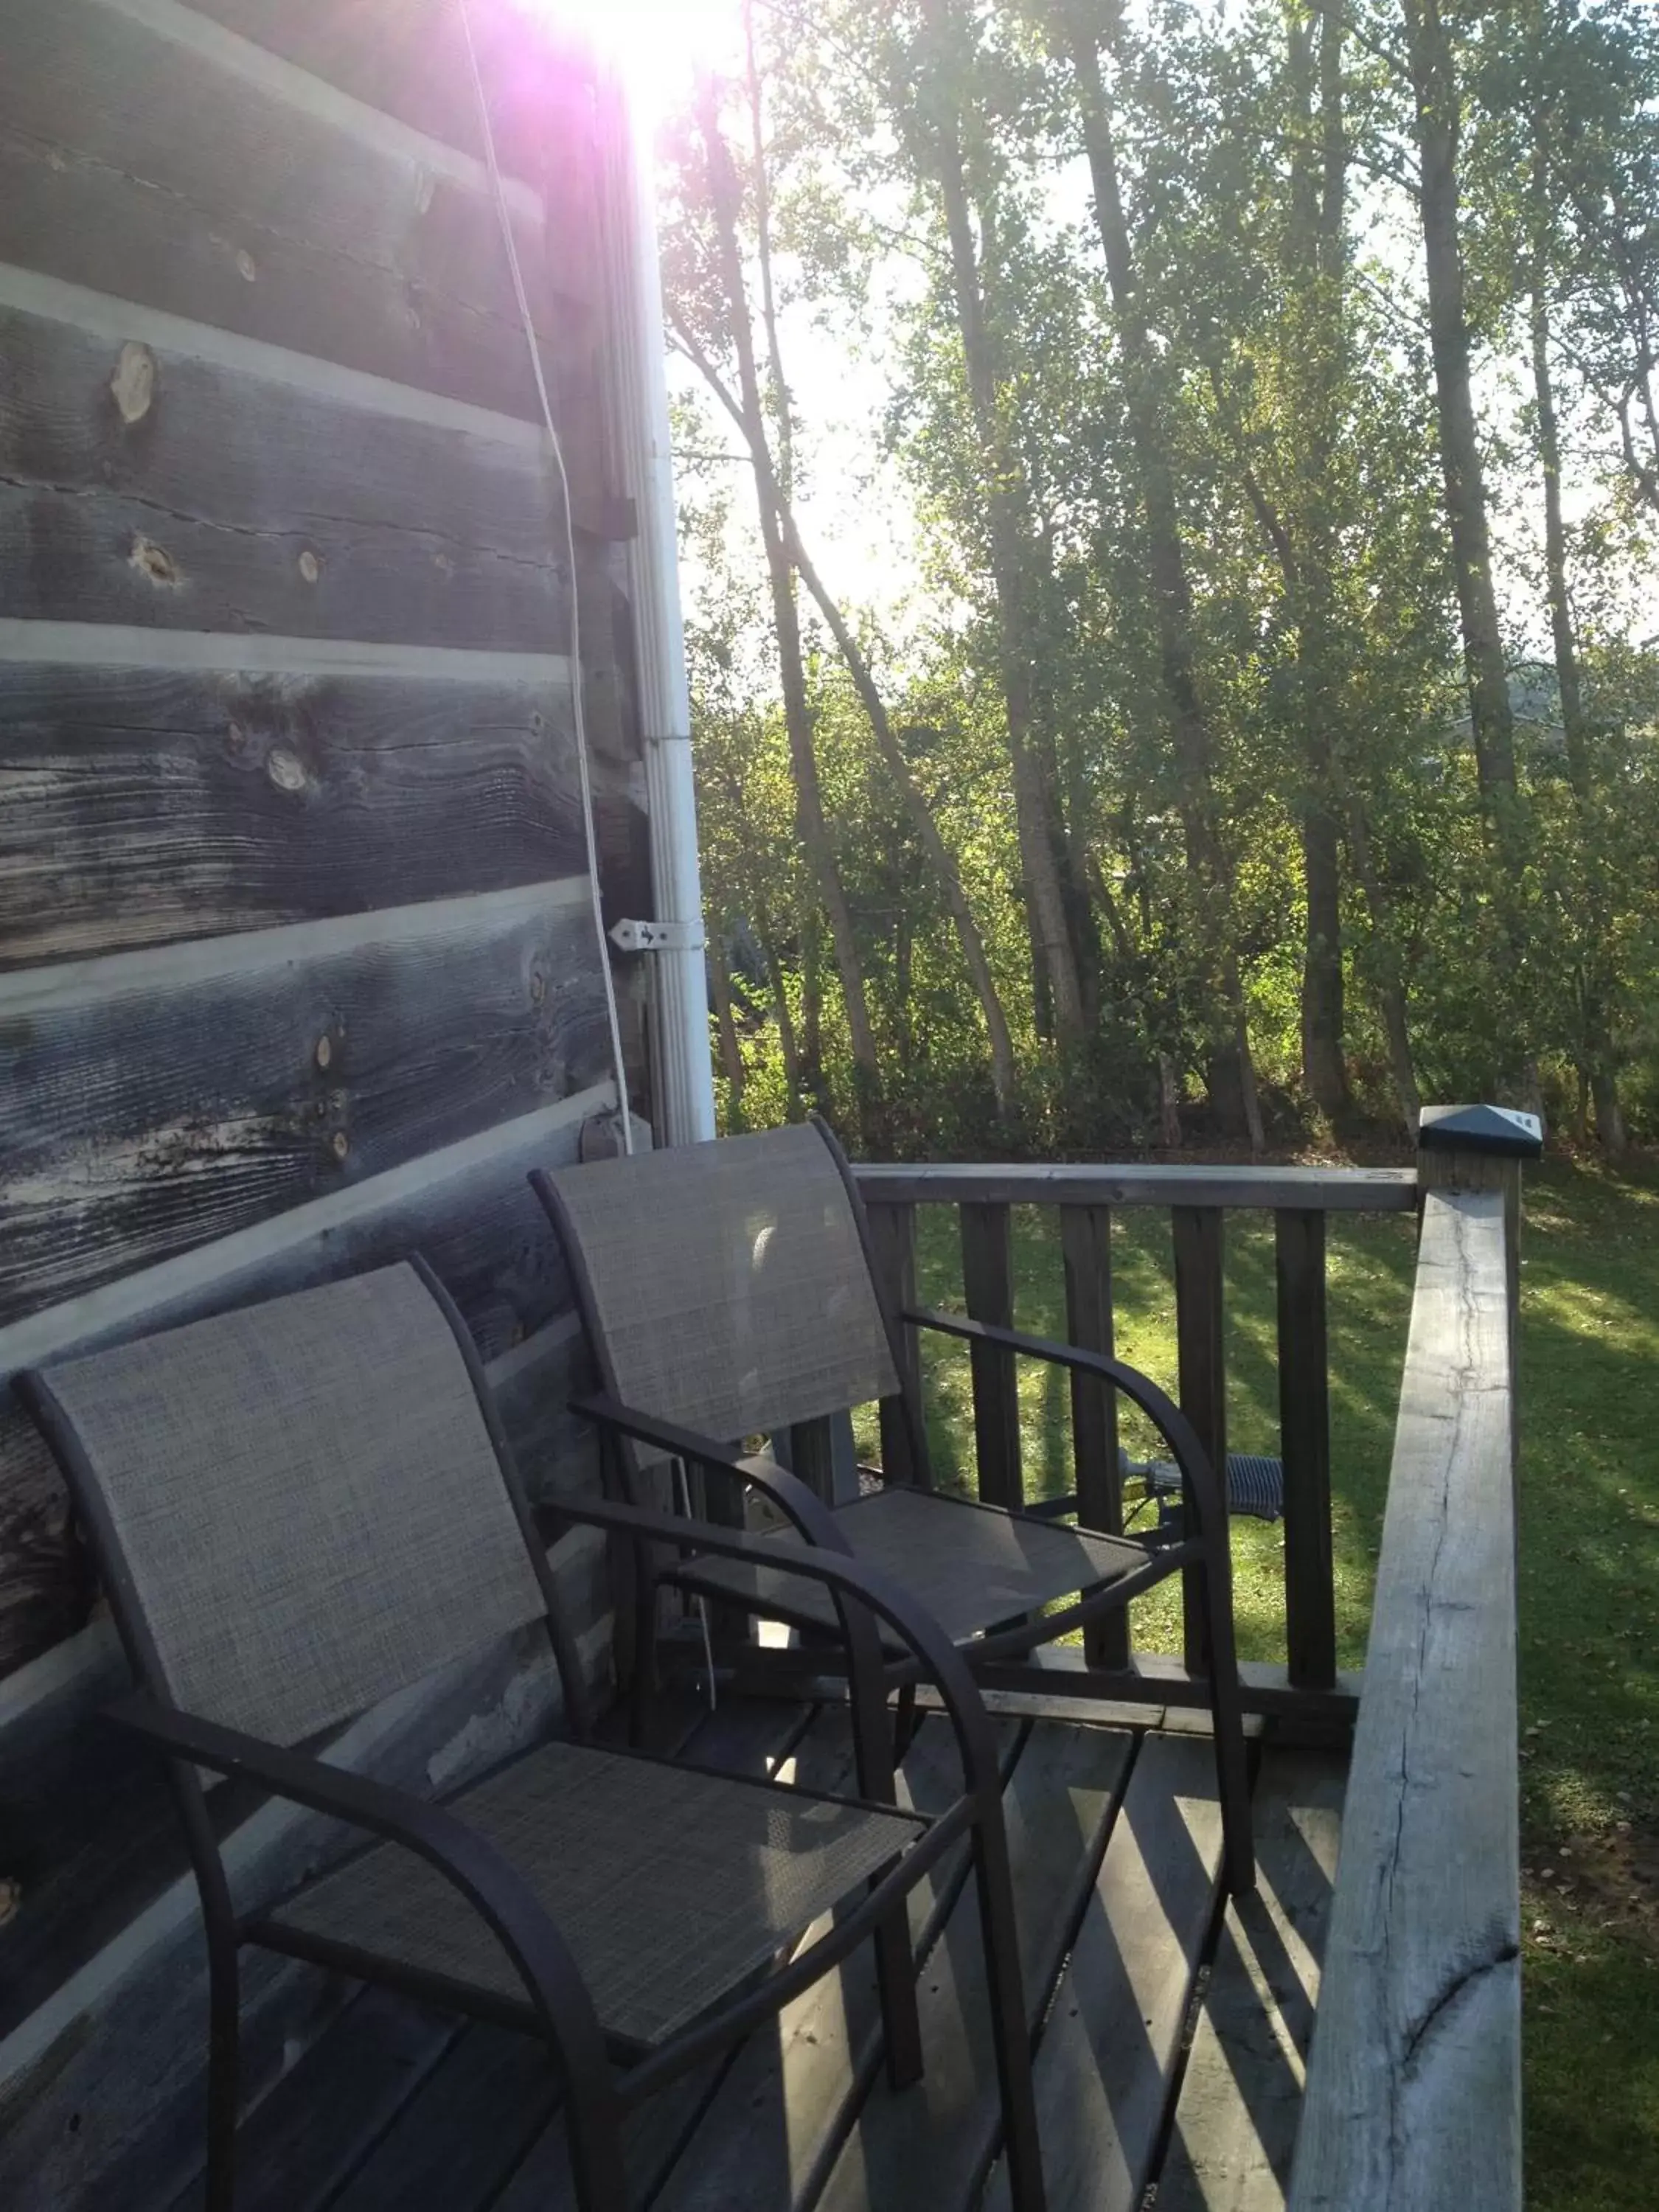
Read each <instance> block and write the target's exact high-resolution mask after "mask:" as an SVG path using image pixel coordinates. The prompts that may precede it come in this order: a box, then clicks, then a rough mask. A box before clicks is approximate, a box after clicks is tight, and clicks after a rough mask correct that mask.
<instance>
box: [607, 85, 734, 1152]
mask: <svg viewBox="0 0 1659 2212" xmlns="http://www.w3.org/2000/svg"><path fill="white" fill-rule="evenodd" d="M610 88H611V93H612V95H613V102H614V104H612V105H611V113H612V114H615V115H619V116H620V117H621V118H623V125H622V128H621V129H620V130H618V131H616V132H614V133H611V132H610V131H607V132H606V134H605V135H606V137H607V138H608V139H611V141H612V143H611V145H610V146H608V148H607V154H608V156H609V158H608V160H607V162H606V185H607V190H606V195H605V196H606V198H607V200H608V202H609V207H608V209H607V210H606V212H607V215H608V216H609V218H610V219H609V220H608V221H606V222H605V223H604V225H603V232H604V238H605V289H606V291H607V294H608V299H607V306H608V307H609V309H610V313H609V314H608V316H607V317H606V322H607V325H608V328H609V331H610V332H611V337H612V343H611V346H610V347H609V348H608V349H607V364H606V368H607V374H608V377H609V379H610V382H611V431H612V435H613V437H614V439H615V441H616V447H617V461H618V463H619V465H620V467H621V471H622V475H623V490H624V491H625V492H626V494H627V495H628V496H629V497H630V498H631V499H632V500H633V501H634V502H635V508H636V511H637V515H638V522H639V534H638V536H637V537H636V538H635V540H634V541H633V543H632V544H631V546H630V548H629V568H630V582H631V584H632V586H633V605H634V626H635V635H636V638H637V641H638V653H639V702H640V714H641V720H642V722H643V725H644V732H645V788H646V804H647V809H648V811H649V815H650V825H651V884H652V890H653V895H654V897H655V901H656V908H657V913H656V919H657V920H658V921H666V922H678V923H682V924H690V927H688V928H684V929H683V930H681V931H680V932H679V933H678V934H679V936H680V938H681V939H682V941H681V942H680V943H678V944H676V945H669V946H665V948H664V949H663V950H662V951H655V952H652V953H650V954H648V955H647V956H646V957H647V958H648V959H649V961H650V963H651V967H650V974H651V977H652V981H653V986H654V987H653V993H652V998H653V1004H654V1006H655V1011H656V1047H657V1050H656V1072H657V1084H658V1097H657V1100H656V1104H657V1109H658V1115H657V1118H658V1121H659V1125H660V1126H659V1129H658V1132H657V1133H658V1139H659V1142H663V1143H667V1144H670V1145H695V1144H701V1143H702V1142H703V1141H705V1140H706V1139H708V1138H711V1137H713V1135H714V1073H713V1068H712V1066H711V1064H710V1057H709V1047H708V977H707V975H706V973H705V970H704V966H703V961H704V953H703V949H702V943H703V933H702V874H701V872H700V870H699V867H698V864H697V805H696V786H695V783H694V781H693V778H692V773H691V696H690V688H689V686H688V684H687V682H686V674H685V631H684V623H683V620H682V617H681V613H680V581H679V544H678V534H677V531H676V526H675V515H674V469H673V458H672V453H671V441H670V434H669V427H668V380H667V374H666V370H665V351H666V348H665V341H664V336H663V313H662V287H661V280H660V277H659V270H658V262H657V211H656V205H655V201H654V197H653V186H652V166H653V164H652V150H651V143H650V136H649V128H648V125H647V122H646V121H645V118H644V117H643V114H642V112H641V110H640V109H639V108H638V107H637V106H636V104H635V101H633V100H631V99H630V98H629V94H628V91H627V88H626V86H625V85H623V84H622V83H620V82H618V81H617V77H616V76H615V75H612V76H611V79H610Z"/></svg>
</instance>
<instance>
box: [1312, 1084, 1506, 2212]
mask: <svg viewBox="0 0 1659 2212" xmlns="http://www.w3.org/2000/svg"><path fill="white" fill-rule="evenodd" d="M1423 1121H1424V1127H1423V1131H1422V1134H1421V1138H1420V1140H1419V1141H1420V1143H1421V1146H1422V1161H1423V1169H1424V1176H1423V1182H1424V1190H1423V1222H1422V1234H1421V1238H1420V1241H1419V1247H1418V1258H1417V1279H1416V1285H1415V1287H1414V1290H1413V1297H1412V1321H1411V1336H1410V1341H1409V1343H1408V1344H1407V1350H1406V1368H1405V1373H1404V1376H1403V1377H1402V1379H1401V1391H1400V1419H1399V1423H1398V1425H1397V1427H1396V1429H1395V1446H1394V1461H1393V1465H1392V1467H1391V1468H1390V1471H1389V1503H1388V1510H1387V1514H1386V1516H1385V1518H1384V1522H1383V1553H1382V1558H1381V1560H1380V1562H1379V1564H1378V1567H1377V1576H1376V1604H1375V1607H1374V1608H1373V1612H1372V1618H1371V1635H1370V1651H1369V1654H1368V1656H1367V1658H1366V1662H1365V1682H1364V1691H1363V1692H1362V1695H1361V1698H1360V1705H1359V1719H1358V1727H1357V1729H1356V1730H1355V1735H1354V1747H1353V1759H1352V1765H1351V1767H1350V1770H1349V1775H1348V1790H1347V1798H1346V1804H1345V1807H1344V1810H1343V1816H1342V1852H1341V1859H1340V1864H1339V1867H1338V1870H1337V1878H1336V1893H1335V1897H1334V1900H1333V1903H1332V1907H1331V1922H1330V1933H1329V1936H1328V1941H1327V1944H1326V1951H1325V1961H1324V1971H1323V1978H1322V1983H1321V1987H1320V1996H1319V2011H1318V2017H1317V2020H1316V2024H1315V2029H1314V2040H1313V2050H1312V2053H1311V2056H1310V2061H1309V2067H1308V2085H1307V2091H1306V2094H1305V2096H1304V2100H1303V2106H1302V2117H1301V2124H1300V2129H1299V2132H1298V2135H1297V2148H1296V2163H1295V2166H1294V2169H1293V2171H1292V2174H1291V2194H1290V2212H1397V2208H1401V2207H1404V2206H1407V2205H1409V2206H1410V2207H1411V2208H1412V2212H1520V2207H1521V2203H1522V2179H1521V1967H1520V1934H1521V1885H1520V1834H1519V1809H1518V1802H1517V1800H1518V1793H1519V1774H1520V1765H1519V1759H1518V1753H1517V1745H1516V1560H1515V1456H1514V1454H1515V1369H1514V1363H1513V1350H1514V1342H1515V1326H1516V1286H1517V1284H1518V1280H1519V1277H1518V1273H1517V1267H1518V1253H1517V1250H1516V1236H1515V1224H1516V1220H1517V1219H1518V1215H1519V1170H1520V1163H1521V1161H1522V1159H1524V1158H1528V1157H1533V1156H1535V1155H1536V1154H1537V1152H1539V1151H1540V1149H1541V1132H1540V1130H1539V1127H1538V1125H1537V1123H1536V1122H1535V1121H1533V1120H1532V1119H1531V1118H1530V1117H1529V1116H1525V1115H1501V1114H1499V1113H1498V1111H1497V1109H1493V1108H1490V1107H1474V1108H1467V1107H1466V1108H1443V1109H1438V1110H1435V1109H1431V1110H1430V1111H1429V1112H1427V1113H1425V1115H1424V1117H1423Z"/></svg>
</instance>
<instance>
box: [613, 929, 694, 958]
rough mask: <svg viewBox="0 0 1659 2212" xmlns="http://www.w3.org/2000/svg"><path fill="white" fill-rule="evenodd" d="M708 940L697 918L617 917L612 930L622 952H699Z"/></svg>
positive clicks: (615, 943)
mask: <svg viewBox="0 0 1659 2212" xmlns="http://www.w3.org/2000/svg"><path fill="white" fill-rule="evenodd" d="M611 943H612V944H613V945H616V946H617V949H618V951H623V952H701V951H702V949H703V946H704V945H706V944H707V943H708V939H707V938H705V937H704V935H703V933H702V923H701V922H700V921H619V922H617V923H615V924H614V925H613V926H612V927H611Z"/></svg>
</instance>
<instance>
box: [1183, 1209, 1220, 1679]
mask: <svg viewBox="0 0 1659 2212" xmlns="http://www.w3.org/2000/svg"><path fill="white" fill-rule="evenodd" d="M1171 1212H1172V1214H1173V1217H1174V1227H1175V1276H1176V1349H1177V1352H1178V1355H1179V1360H1180V1368H1181V1409H1182V1413H1185V1414H1186V1416H1187V1418H1188V1420H1189V1421H1190V1422H1191V1423H1192V1425H1193V1426H1194V1428H1195V1429H1196V1430H1197V1431H1198V1435H1199V1441H1200V1443H1202V1444H1203V1446H1204V1448H1205V1449H1206V1451H1207V1452H1208V1453H1209V1455H1210V1457H1211V1459H1212V1462H1213V1463H1214V1465H1215V1468H1216V1471H1217V1474H1218V1478H1219V1480H1220V1483H1221V1486H1222V1494H1223V1496H1224V1498H1225V1494H1226V1481H1227V1376H1226V1362H1225V1353H1224V1351H1223V1345H1222V1318H1223V1299H1222V1273H1221V1267H1222V1249H1223V1235H1222V1212H1221V1208H1220V1207H1219V1206H1175V1207H1173V1208H1172V1209H1171ZM1184 1504H1185V1508H1186V1512H1187V1525H1188V1528H1191V1527H1193V1526H1194V1517H1193V1501H1192V1499H1191V1498H1186V1499H1185V1500H1184ZM1199 1574H1200V1571H1199V1569H1198V1568H1196V1567H1188V1569H1187V1570H1186V1571H1185V1572H1184V1573H1183V1575H1182V1591H1181V1608H1182V1644H1183V1646H1184V1649H1185V1654H1186V1661H1187V1668H1188V1673H1189V1674H1207V1673H1208V1671H1209V1638H1208V1636H1207V1635H1206V1632H1205V1626H1204V1601H1203V1593H1202V1586H1201V1584H1200V1579H1199Z"/></svg>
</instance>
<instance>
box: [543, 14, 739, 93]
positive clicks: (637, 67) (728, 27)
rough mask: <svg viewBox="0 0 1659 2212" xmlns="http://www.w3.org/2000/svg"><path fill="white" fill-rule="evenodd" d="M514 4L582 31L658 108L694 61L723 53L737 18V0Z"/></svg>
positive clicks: (683, 86) (685, 80)
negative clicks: (608, 55)
mask: <svg viewBox="0 0 1659 2212" xmlns="http://www.w3.org/2000/svg"><path fill="white" fill-rule="evenodd" d="M520 6H522V7H524V8H525V9H526V11H527V12H529V13H531V14H535V15H545V16H547V17H548V18H550V20H551V21H554V22H563V23H572V24H574V25H576V26H577V27H579V28H580V29H581V30H584V31H586V33H588V34H589V35H590V36H591V37H592V39H593V40H594V42H595V43H596V44H597V45H598V46H600V47H601V48H602V49H603V50H604V51H605V52H607V53H609V54H611V55H613V56H614V57H615V58H616V60H617V64H618V65H619V66H620V67H621V68H622V70H623V71H624V73H625V74H626V76H627V77H628V79H629V82H630V84H631V85H632V86H633V87H634V89H635V92H636V93H637V94H640V95H641V97H642V98H643V99H644V100H646V101H647V103H648V104H649V105H650V106H651V107H653V109H656V110H658V111H660V110H661V109H662V108H663V107H664V106H668V105H670V104H671V103H672V102H673V101H675V100H677V99H680V98H683V97H684V94H685V93H686V92H687V91H688V89H689V88H690V83H691V77H692V72H693V70H695V69H696V65H697V64H699V63H700V62H706V63H711V64H717V63H719V62H720V61H722V60H724V59H725V58H726V56H727V53H728V52H729V49H730V48H731V47H732V43H733V41H734V40H735V39H736V37H737V34H738V21H739V15H738V0H520Z"/></svg>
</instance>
